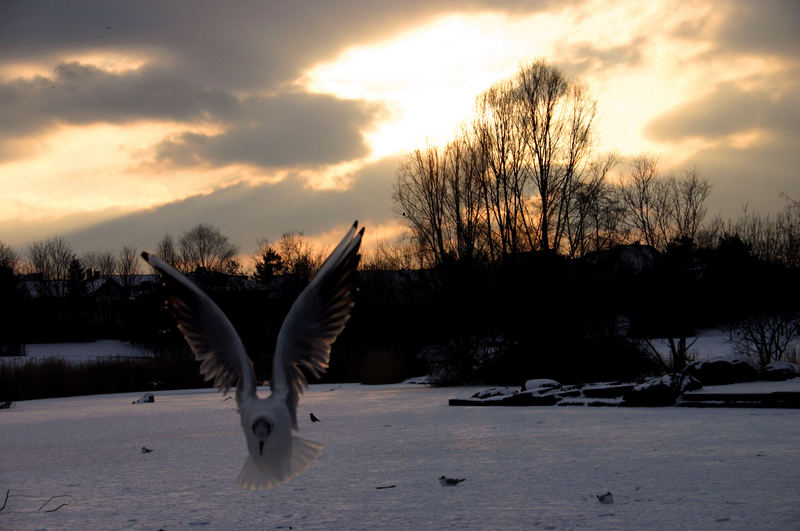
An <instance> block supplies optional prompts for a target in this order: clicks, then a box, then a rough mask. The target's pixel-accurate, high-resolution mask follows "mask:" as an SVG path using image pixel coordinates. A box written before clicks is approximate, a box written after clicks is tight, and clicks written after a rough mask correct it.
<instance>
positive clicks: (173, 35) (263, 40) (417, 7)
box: [0, 0, 575, 90]
mask: <svg viewBox="0 0 800 531" xmlns="http://www.w3.org/2000/svg"><path fill="white" fill-rule="evenodd" d="M572 3H575V2H572ZM553 4H558V5H564V4H563V2H556V1H554V0H539V1H530V0H527V1H523V0H520V1H509V2H504V3H502V4H500V5H498V4H497V3H496V2H493V1H491V0H466V1H465V0H439V1H437V2H430V1H428V0H405V1H403V2H397V1H396V0H342V1H326V2H293V1H269V2H265V1H261V0H240V1H237V2H218V1H216V0H195V1H192V2H164V1H162V0H138V1H136V2H130V1H127V0H93V1H92V0H89V1H83V2H80V3H76V2H61V1H58V0H52V1H26V0H4V1H3V2H0V20H3V21H4V23H3V27H2V31H0V61H8V60H16V61H20V60H36V59H42V58H48V57H50V58H52V57H58V56H61V55H63V54H68V53H80V52H84V51H86V50H104V51H137V52H140V53H144V54H147V55H149V56H153V57H155V58H156V59H157V60H158V61H159V62H160V63H164V64H167V65H168V66H170V67H171V68H173V69H174V71H176V72H178V73H179V74H180V75H181V76H184V77H188V78H191V79H192V80H194V81H196V82H198V83H200V84H201V85H203V86H213V87H216V88H221V89H229V90H248V89H253V88H258V89H263V88H275V87H276V86H277V85H279V84H281V83H283V82H285V81H286V80H291V79H294V78H296V77H297V75H298V74H299V73H300V72H301V71H302V70H303V69H304V68H307V67H309V66H311V64H312V63H314V62H317V61H323V60H326V59H332V58H333V57H335V55H336V54H337V53H338V52H340V51H341V50H342V49H343V48H345V47H346V46H353V45H358V44H361V43H366V42H369V41H372V40H375V39H379V38H388V37H391V35H392V34H393V33H395V32H398V31H401V30H402V29H404V28H405V27H407V26H408V25H410V24H413V23H419V22H422V21H424V20H425V19H426V18H429V17H433V16H437V15H443V14H447V13H451V12H455V11H458V12H475V11H512V12H521V11H524V12H535V11H537V10H541V9H546V8H548V7H550V6H551V5H553ZM8 21H11V22H10V23H9V22H8Z"/></svg>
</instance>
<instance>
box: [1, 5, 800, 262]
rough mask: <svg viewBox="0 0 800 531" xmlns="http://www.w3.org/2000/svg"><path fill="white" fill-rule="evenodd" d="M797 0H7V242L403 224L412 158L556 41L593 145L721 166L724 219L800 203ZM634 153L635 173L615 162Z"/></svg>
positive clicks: (151, 243)
mask: <svg viewBox="0 0 800 531" xmlns="http://www.w3.org/2000/svg"><path fill="white" fill-rule="evenodd" d="M797 20H800V3H798V2H796V1H795V0H786V1H770V0H766V1H764V2H751V1H749V0H724V1H723V0H717V1H711V0H705V1H704V0H698V1H695V2H682V1H672V0H663V1H662V0H652V1H648V2H639V1H620V0H602V1H593V0H570V1H548V0H528V1H523V0H519V1H505V2H504V1H490V0H483V1H481V0H459V1H447V0H443V1H438V2H436V1H428V0H406V1H404V2H397V1H396V0H392V1H388V0H370V1H366V0H341V1H340V0H329V1H326V2H319V3H316V2H289V1H286V2H282V1H274V2H262V1H252V2H247V1H237V2H218V1H205V0H200V1H192V2H163V1H161V0H156V1H137V2H129V1H113V0H86V1H81V2H71V1H51V2H44V1H37V0H28V1H16V0H4V1H3V2H0V241H3V242H5V243H6V244H10V245H12V246H13V247H15V248H16V249H17V250H18V251H19V252H20V253H21V254H23V255H24V254H25V252H26V250H27V246H28V245H29V244H31V243H32V242H34V241H37V240H41V239H44V238H47V237H51V236H64V237H65V238H66V239H67V241H68V242H69V243H70V244H71V245H72V247H73V248H74V249H75V250H76V252H78V253H82V252H87V251H91V250H118V249H120V248H121V247H122V246H123V245H132V246H134V247H136V248H138V249H152V248H154V247H155V245H156V243H157V242H158V240H159V239H160V238H161V237H162V236H163V235H164V234H165V233H170V234H172V235H173V236H176V237H178V236H180V234H181V233H182V232H184V231H185V230H187V229H189V228H191V227H192V226H194V225H196V224H197V223H201V222H202V223H210V224H212V225H215V226H217V227H218V228H220V230H221V231H222V232H223V233H224V234H226V235H228V236H229V237H230V238H231V239H232V240H233V241H234V242H235V243H236V244H238V245H239V246H240V248H241V251H242V252H243V253H249V252H251V251H252V250H253V249H254V248H255V246H256V242H257V240H258V239H259V238H267V239H270V240H276V239H277V238H279V237H280V235H281V233H282V232H284V231H286V230H298V231H302V232H304V233H305V234H306V235H307V236H309V237H310V238H312V239H313V240H314V241H316V242H320V243H323V244H329V243H333V241H334V240H336V239H338V238H339V237H340V236H341V234H343V233H344V231H345V230H346V228H347V227H348V226H349V225H350V224H351V223H352V221H353V220H354V219H359V221H360V222H361V223H362V224H364V225H366V226H367V227H368V230H369V231H370V232H369V233H368V234H367V236H366V238H365V245H366V246H367V247H369V246H372V245H374V244H375V243H376V242H377V241H378V240H379V239H384V238H391V237H393V236H395V235H397V234H398V233H399V231H400V230H401V224H400V222H399V221H398V219H397V217H396V215H395V214H394V212H393V209H392V201H391V189H392V184H393V182H394V180H395V178H396V175H397V168H398V165H399V163H400V161H401V160H402V157H403V156H404V155H405V154H407V153H408V152H410V151H411V150H413V149H415V148H418V147H423V146H424V145H425V144H426V142H434V143H437V142H446V141H447V140H449V139H451V138H452V137H453V136H454V134H455V131H456V129H457V127H458V125H459V123H461V122H463V121H465V120H467V119H468V118H469V115H470V111H471V108H472V105H473V103H474V101H475V97H476V96H477V95H478V94H479V93H480V92H481V91H483V90H485V89H486V88H488V87H489V86H490V85H491V84H492V83H494V82H497V81H499V80H501V79H503V78H506V77H509V76H511V75H512V74H513V73H514V72H515V71H516V70H517V69H518V68H519V66H520V65H521V64H523V63H525V62H528V61H531V60H535V59H537V58H541V57H543V58H546V59H547V60H548V61H550V62H551V63H552V64H554V65H555V66H557V67H559V68H560V69H562V70H563V71H564V72H566V73H567V74H568V75H569V76H571V77H574V78H576V79H579V80H580V81H582V82H584V83H586V84H587V86H588V87H589V89H590V90H591V93H592V95H593V96H594V97H595V98H596V99H597V102H598V116H597V121H596V129H595V133H596V137H595V146H594V149H595V152H596V153H601V152H605V151H611V150H613V151H616V152H618V153H619V154H620V155H621V156H622V158H623V160H625V159H626V158H627V159H629V158H630V157H633V156H635V155H637V154H641V153H650V154H653V155H656V156H658V157H659V160H660V164H661V168H662V170H663V171H664V172H665V173H670V172H679V171H681V170H682V169H691V168H696V170H697V171H698V173H699V174H700V175H703V176H706V177H708V178H709V180H710V181H711V183H712V185H713V191H712V194H711V197H710V198H709V200H708V202H707V206H708V207H709V212H710V214H712V215H713V214H717V213H719V214H721V215H723V217H725V218H729V217H736V216H738V215H739V214H741V212H742V209H743V208H744V206H745V205H747V208H748V209H749V210H750V211H753V210H757V211H759V212H762V213H768V212H776V211H778V210H780V209H781V208H782V207H783V204H784V199H782V198H781V194H786V195H788V196H790V197H793V198H795V199H800V176H798V173H799V172H798V168H800V98H799V97H798V95H799V94H800V30H798V26H797V22H796V21H797ZM619 171H625V167H624V166H622V167H620V170H619Z"/></svg>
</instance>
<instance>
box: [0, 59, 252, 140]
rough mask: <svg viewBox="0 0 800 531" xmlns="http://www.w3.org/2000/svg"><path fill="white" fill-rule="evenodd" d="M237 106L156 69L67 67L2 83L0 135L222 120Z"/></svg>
mask: <svg viewBox="0 0 800 531" xmlns="http://www.w3.org/2000/svg"><path fill="white" fill-rule="evenodd" d="M237 107H238V102H237V100H236V98H235V97H234V96H233V95H231V94H229V93H227V92H226V91H223V90H219V89H213V88H204V87H202V86H200V85H198V84H196V83H192V82H191V81H189V80H187V79H184V78H181V77H178V76H176V75H175V74H174V73H173V72H170V71H168V70H165V69H164V68H161V67H159V66H151V67H144V68H141V69H139V70H135V71H128V72H124V73H120V74H114V73H110V72H106V71H104V70H101V69H99V68H97V67H95V66H92V65H86V64H78V63H65V64H60V65H58V66H57V67H56V68H55V71H54V73H53V75H52V77H44V76H37V77H35V78H32V79H14V80H11V81H7V82H5V83H2V84H0V124H2V125H0V136H18V135H20V134H23V135H24V134H31V133H35V132H37V131H38V130H39V129H41V128H44V127H47V126H49V125H52V124H53V123H69V124H87V123H93V122H109V123H115V122H127V121H132V120H139V119H146V118H155V119H169V120H178V121H191V120H196V119H202V118H211V117H214V118H220V117H224V116H227V115H231V114H233V113H234V112H236V109H237Z"/></svg>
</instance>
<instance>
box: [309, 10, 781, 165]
mask: <svg viewBox="0 0 800 531" xmlns="http://www.w3.org/2000/svg"><path fill="white" fill-rule="evenodd" d="M712 7H713V6H711V5H710V4H691V5H686V4H683V3H675V2H670V1H665V2H652V3H646V4H639V3H631V2H624V1H618V2H612V3H609V2H594V3H592V2H589V3H586V4H584V5H582V6H580V7H578V8H569V9H566V8H565V9H563V10H561V11H554V12H551V13H539V14H535V15H532V16H526V17H513V18H512V17H510V16H507V15H501V14H475V15H458V16H445V17H442V18H438V19H435V20H433V21H431V22H429V23H427V24H425V25H424V26H421V27H418V28H416V29H413V30H411V31H408V32H406V33H403V34H400V35H398V36H396V37H393V38H392V39H390V40H387V41H383V42H378V43H372V44H369V45H362V46H358V47H353V48H350V49H347V50H345V51H344V52H343V53H341V54H340V55H339V56H338V57H337V58H336V59H335V60H334V61H332V62H328V63H324V64H319V65H316V66H314V67H313V68H311V69H310V70H308V71H306V73H305V75H304V76H303V78H301V80H300V81H299V83H300V84H302V85H304V86H305V88H306V89H307V90H311V91H313V92H318V93H326V94H333V95H336V96H338V97H341V98H353V99H365V100H369V101H373V102H380V103H382V104H383V105H384V106H385V107H386V108H387V109H388V112H387V115H386V118H385V119H383V120H380V121H379V122H378V123H376V124H375V126H374V128H373V129H372V130H370V131H367V132H365V136H366V138H367V141H368V143H369V145H370V146H371V147H372V154H371V158H373V159H374V158H379V157H382V156H386V155H389V154H396V153H403V152H407V151H410V150H412V149H415V148H418V147H421V146H424V145H425V144H426V143H427V142H431V143H434V144H442V143H445V142H447V141H448V140H450V139H452V138H453V136H454V134H455V132H456V130H457V127H458V125H459V123H462V122H463V121H465V120H467V119H468V118H469V116H470V114H471V111H472V108H473V104H474V102H475V98H476V96H477V95H478V94H480V93H481V92H482V91H483V90H485V89H486V88H488V87H489V86H490V85H491V84H492V83H494V82H496V81H499V80H501V79H503V78H506V77H508V76H510V75H512V74H513V73H514V72H515V71H516V69H517V68H518V67H519V65H520V64H522V63H524V62H526V61H530V60H533V59H536V58H538V57H546V58H547V59H548V60H549V61H551V62H553V63H554V64H555V65H556V66H559V67H562V68H565V69H566V70H568V71H569V70H575V69H577V70H578V71H579V73H578V78H579V79H580V80H581V81H582V82H585V83H586V84H587V85H588V86H589V88H590V90H591V92H592V94H593V95H594V97H595V98H597V100H598V116H597V120H596V122H595V126H596V127H595V132H596V149H597V150H598V151H618V152H621V153H623V154H626V155H630V154H636V153H641V152H653V153H661V154H662V155H663V156H664V158H665V159H666V160H670V161H672V162H673V163H674V164H676V165H680V164H682V163H683V161H684V160H686V159H687V158H689V157H690V156H691V155H692V154H694V153H696V152H697V151H698V150H700V149H703V148H706V147H708V143H707V142H704V141H701V140H699V139H688V140H685V141H683V142H679V143H675V142H672V143H663V142H657V141H655V140H653V139H651V138H648V137H647V136H646V135H645V133H644V130H645V126H646V125H647V124H648V122H650V121H651V120H652V119H653V118H654V117H656V116H658V115H659V114H661V113H663V112H666V111H667V110H669V109H671V108H673V107H675V106H676V105H679V104H680V103H682V102H684V101H688V100H691V99H694V98H697V97H699V96H702V95H704V93H707V92H709V91H711V90H713V88H714V87H715V86H716V84H717V83H718V82H719V81H722V80H725V79H730V78H733V79H741V78H746V77H747V76H748V75H750V74H757V73H763V72H764V71H765V69H767V70H768V69H769V66H768V65H766V64H764V63H763V61H761V60H759V59H755V58H754V59H753V60H748V61H741V59H740V58H739V59H737V60H736V64H733V63H732V60H731V59H730V58H724V57H721V58H713V57H704V56H703V55H704V54H706V53H707V52H708V50H709V46H710V44H709V43H705V42H703V41H702V40H697V39H692V40H683V39H680V38H678V37H676V36H675V31H673V30H675V29H676V28H678V27H679V26H680V25H681V24H683V23H685V22H687V21H690V22H691V21H697V20H700V19H703V20H706V21H707V23H708V24H709V25H710V26H713V24H715V23H716V22H717V21H718V20H719V19H720V15H719V14H718V13H715V12H714V10H713V9H712ZM614 53H618V54H619V55H621V56H623V57H622V58H614V57H610V58H606V59H603V55H604V54H605V55H613V54H614ZM625 54H629V57H628V58H625V57H624V55H625Z"/></svg>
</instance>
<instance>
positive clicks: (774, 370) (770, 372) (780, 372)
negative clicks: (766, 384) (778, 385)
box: [761, 361, 800, 382]
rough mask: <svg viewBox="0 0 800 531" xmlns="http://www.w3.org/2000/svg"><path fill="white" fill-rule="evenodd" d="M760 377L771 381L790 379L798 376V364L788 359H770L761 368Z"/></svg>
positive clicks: (799, 373) (799, 374)
mask: <svg viewBox="0 0 800 531" xmlns="http://www.w3.org/2000/svg"><path fill="white" fill-rule="evenodd" d="M761 377H762V378H764V379H765V380H771V381H773V382H780V381H784V380H791V379H792V378H797V377H800V365H798V364H797V363H791V362H789V361H771V362H770V363H769V365H767V366H766V367H764V368H763V369H761Z"/></svg>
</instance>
